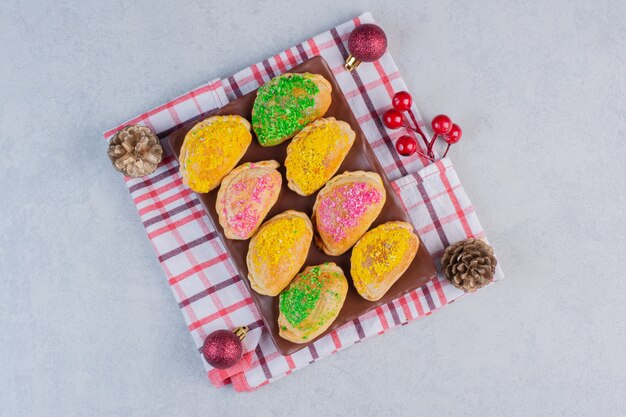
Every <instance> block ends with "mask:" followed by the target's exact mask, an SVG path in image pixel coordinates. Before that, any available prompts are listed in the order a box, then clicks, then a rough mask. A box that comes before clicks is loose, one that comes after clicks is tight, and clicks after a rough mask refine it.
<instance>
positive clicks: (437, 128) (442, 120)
mask: <svg viewBox="0 0 626 417" xmlns="http://www.w3.org/2000/svg"><path fill="white" fill-rule="evenodd" d="M431 126H432V127H433V132H435V134H437V135H446V134H447V133H448V132H449V131H450V129H452V120H451V119H450V118H449V117H448V116H446V115H445V114H439V115H437V116H435V117H433V121H432V122H431Z"/></svg>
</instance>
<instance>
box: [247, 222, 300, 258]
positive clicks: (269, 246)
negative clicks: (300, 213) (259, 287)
mask: <svg viewBox="0 0 626 417" xmlns="http://www.w3.org/2000/svg"><path fill="white" fill-rule="evenodd" d="M307 231H308V227H307V222H306V220H305V219H302V218H298V217H285V218H282V219H278V220H274V221H272V222H271V223H268V224H267V225H266V226H264V227H262V228H261V229H260V230H259V232H258V235H257V236H256V237H255V238H254V239H255V248H256V252H255V253H254V255H253V256H254V264H255V265H266V267H267V268H268V269H269V270H272V269H275V268H277V267H278V266H280V265H281V264H288V263H293V262H294V255H295V254H294V253H293V251H294V249H295V247H296V246H297V245H298V244H299V243H300V241H301V240H302V238H303V236H305V233H306V232H307Z"/></svg>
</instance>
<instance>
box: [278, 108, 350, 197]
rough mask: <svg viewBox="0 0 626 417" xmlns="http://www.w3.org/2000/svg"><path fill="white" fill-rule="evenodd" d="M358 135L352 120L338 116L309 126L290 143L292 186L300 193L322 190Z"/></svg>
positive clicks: (288, 171)
mask: <svg viewBox="0 0 626 417" xmlns="http://www.w3.org/2000/svg"><path fill="white" fill-rule="evenodd" d="M355 137H356V134H355V133H354V130H352V129H351V128H350V125H349V124H348V123H346V122H342V121H340V120H336V119H335V118H334V117H329V118H326V119H319V120H316V121H314V122H313V123H311V124H309V125H308V126H306V127H305V128H304V129H302V131H300V133H298V134H297V135H296V136H295V137H294V139H293V141H291V143H290V144H289V146H288V147H287V158H286V159H285V168H286V169H287V180H288V181H289V183H288V187H289V188H291V189H292V190H294V191H295V192H296V193H298V194H300V195H311V194H313V193H314V192H316V191H317V190H319V189H320V188H321V187H322V186H323V185H324V184H326V181H328V180H329V179H330V178H331V177H332V176H333V175H334V174H335V172H337V170H338V169H339V166H340V165H341V163H342V162H343V160H344V158H345V157H346V155H347V154H348V151H350V148H351V147H352V144H353V143H354V139H355Z"/></svg>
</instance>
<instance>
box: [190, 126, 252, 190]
mask: <svg viewBox="0 0 626 417" xmlns="http://www.w3.org/2000/svg"><path fill="white" fill-rule="evenodd" d="M251 142H252V134H251V133H250V122H248V121H247V120H246V119H244V118H243V117H241V116H236V115H228V116H213V117H209V118H208V119H205V120H203V121H201V122H200V123H198V124H196V125H195V126H194V127H193V128H192V129H191V130H190V131H189V132H187V134H186V135H185V140H184V142H183V146H182V147H181V149H180V157H179V161H180V174H181V175H182V177H183V183H184V184H186V185H187V186H189V188H191V189H192V190H194V191H195V192H198V193H208V192H209V191H211V190H213V189H214V188H216V187H217V186H218V185H220V182H221V181H222V178H224V176H225V175H226V174H228V173H229V172H230V170H232V169H233V168H234V167H235V165H237V162H239V160H240V159H241V158H242V157H243V155H244V154H245V153H246V150H247V149H248V146H250V143H251Z"/></svg>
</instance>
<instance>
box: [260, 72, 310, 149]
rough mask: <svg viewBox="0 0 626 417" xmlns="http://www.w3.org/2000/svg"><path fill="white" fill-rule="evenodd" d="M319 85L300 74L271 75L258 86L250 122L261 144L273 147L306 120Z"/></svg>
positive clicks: (303, 124) (299, 128)
mask: <svg viewBox="0 0 626 417" xmlns="http://www.w3.org/2000/svg"><path fill="white" fill-rule="evenodd" d="M318 92H319V87H318V86H317V84H315V82H314V81H313V80H311V79H309V78H307V77H305V76H304V75H302V74H291V75H289V76H281V77H277V78H274V79H273V80H271V81H269V82H268V83H266V84H264V85H263V86H261V87H260V88H259V91H258V92H257V97H256V100H255V101H254V106H253V107H252V125H253V126H254V132H255V133H256V136H257V139H258V140H259V143H260V144H261V145H262V146H274V145H278V144H279V143H281V142H282V141H283V139H282V138H284V137H286V136H289V135H291V134H293V133H294V132H297V131H299V130H301V129H302V128H303V127H304V126H305V125H306V124H307V123H309V122H310V120H308V116H309V115H310V113H311V109H312V108H313V107H314V105H315V96H316V95H317V93H318Z"/></svg>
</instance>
